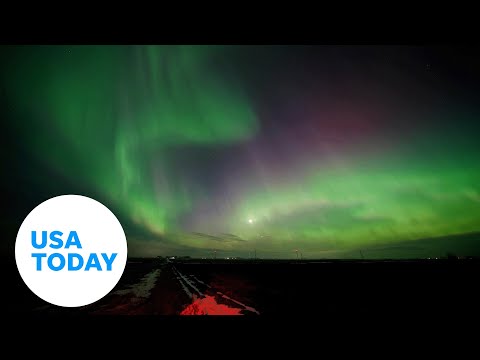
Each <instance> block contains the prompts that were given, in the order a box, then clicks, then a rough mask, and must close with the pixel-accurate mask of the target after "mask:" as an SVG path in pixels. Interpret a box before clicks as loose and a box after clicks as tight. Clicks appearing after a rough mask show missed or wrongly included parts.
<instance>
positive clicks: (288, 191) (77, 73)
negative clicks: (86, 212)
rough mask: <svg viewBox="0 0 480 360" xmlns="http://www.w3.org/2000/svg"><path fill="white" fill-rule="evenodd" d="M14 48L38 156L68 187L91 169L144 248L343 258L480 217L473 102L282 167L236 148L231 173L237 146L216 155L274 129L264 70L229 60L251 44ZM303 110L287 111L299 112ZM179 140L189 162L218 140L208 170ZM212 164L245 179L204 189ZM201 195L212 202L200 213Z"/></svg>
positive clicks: (19, 99)
mask: <svg viewBox="0 0 480 360" xmlns="http://www.w3.org/2000/svg"><path fill="white" fill-rule="evenodd" d="M9 50H10V51H11V53H12V54H14V56H13V55H12V56H10V57H9V58H7V60H5V62H6V65H5V66H4V69H3V73H2V78H3V80H4V83H5V84H6V86H5V87H6V89H7V90H6V93H7V97H8V100H9V102H10V103H11V106H12V108H13V109H14V111H15V114H16V118H17V119H20V120H19V121H16V122H14V123H13V124H12V127H13V129H14V132H15V133H16V135H17V136H18V138H19V141H20V142H22V144H25V148H26V149H27V152H28V154H29V156H31V157H32V158H34V159H36V161H38V162H40V163H41V164H43V165H42V166H45V167H48V168H50V169H55V171H56V172H57V173H58V174H59V176H61V177H62V178H65V179H68V183H69V184H71V188H69V189H68V190H69V192H74V193H75V192H77V191H78V189H79V188H78V187H77V185H78V184H81V186H82V189H88V194H90V195H96V196H98V197H99V199H102V200H104V201H106V203H108V205H109V206H110V207H111V209H112V211H113V212H114V213H116V214H117V215H121V217H122V219H126V220H127V222H128V224H130V223H131V224H134V226H135V227H137V228H141V229H144V230H145V231H144V234H147V235H142V236H141V237H140V236H137V235H136V234H137V232H135V231H133V230H131V229H130V227H129V226H126V227H125V230H126V233H127V239H128V241H129V251H130V253H131V254H132V255H163V254H165V253H182V254H193V255H194V256H196V255H199V254H200V255H202V256H203V255H205V254H209V253H210V252H211V251H212V249H217V250H219V251H223V252H225V254H233V255H237V254H240V255H242V256H248V254H250V253H251V251H252V250H253V249H257V250H258V251H259V252H262V253H263V254H264V256H265V257H292V256H294V250H295V249H301V251H302V252H303V253H304V254H305V256H307V257H323V256H326V257H343V256H352V254H355V255H353V256H357V250H359V249H364V250H365V249H366V250H365V251H367V250H368V249H375V248H376V247H382V246H383V247H386V248H387V249H388V248H389V247H391V248H393V247H394V246H396V245H399V244H400V245H402V244H406V243H409V244H410V243H411V244H415V243H416V242H418V243H420V242H422V241H423V240H422V239H427V238H428V239H432V240H431V243H433V242H435V238H437V237H438V238H440V237H445V236H450V235H456V234H466V233H475V232H479V231H480V162H479V161H478V159H479V155H480V149H479V147H478V146H477V145H476V141H475V133H474V131H473V130H475V129H477V128H476V126H477V125H470V124H477V123H478V121H477V118H478V117H477V115H478V111H477V109H473V110H471V111H464V112H456V111H452V110H449V111H448V112H447V114H446V115H445V112H443V113H442V116H443V117H444V118H447V120H445V122H442V124H447V123H452V124H453V125H448V126H440V125H439V126H438V128H436V131H432V129H431V128H430V127H429V125H427V126H424V128H421V127H420V126H419V128H418V131H417V130H416V131H414V132H413V134H414V135H412V136H411V137H404V138H402V135H401V134H400V135H399V137H400V139H398V138H396V139H394V140H392V142H391V144H390V145H389V146H383V145H375V146H374V145H372V146H370V147H369V146H368V144H377V142H378V143H380V142H379V141H378V139H379V138H382V136H381V135H378V134H374V135H371V136H367V137H366V138H365V139H362V141H360V142H353V143H352V144H349V145H348V147H346V148H345V149H343V148H342V149H341V150H340V149H339V148H338V147H337V148H335V149H334V150H333V151H334V152H335V153H334V155H335V156H330V157H325V158H321V159H320V158H315V157H314V156H312V157H310V158H308V159H307V160H305V159H304V158H301V159H300V157H298V158H299V160H298V161H297V162H293V163H294V164H295V166H294V167H291V166H289V165H290V164H292V161H289V160H285V161H284V160H283V159H281V158H279V159H278V162H279V163H282V162H283V161H284V162H285V165H284V167H283V168H282V171H280V176H279V173H278V172H273V171H269V169H270V166H269V164H268V163H267V162H266V160H262V158H261V157H260V155H259V156H258V158H257V160H258V161H257V170H258V171H257V173H255V170H252V169H255V167H253V166H251V167H245V168H243V167H242V164H243V163H242V162H240V161H238V169H237V171H236V172H235V174H234V175H229V174H228V173H227V174H224V173H223V172H224V169H225V166H224V167H222V166H221V164H223V163H226V164H228V165H229V166H232V167H235V166H236V159H235V157H234V156H231V157H229V156H226V160H225V159H224V158H222V159H221V160H218V158H217V155H215V154H221V153H222V152H224V151H232V153H234V151H233V150H232V149H243V148H248V147H249V146H250V144H252V143H254V142H256V141H258V139H259V138H260V137H261V136H262V133H265V132H266V131H268V130H266V129H268V126H267V125H265V124H264V118H263V117H264V116H266V115H265V114H264V113H265V112H262V111H261V106H260V105H259V100H258V99H256V98H255V96H254V95H252V94H253V92H252V91H250V92H249V91H248V90H249V88H250V89H251V88H252V86H254V85H252V83H253V84H255V81H257V80H256V79H252V77H248V76H245V78H242V76H240V75H237V76H235V75H232V73H233V74H235V71H234V70H235V66H237V67H238V66H240V65H239V63H240V61H241V60H239V59H235V56H234V55H235V54H236V53H239V52H242V51H247V49H242V48H240V49H233V50H232V48H231V47H225V46H69V47H67V46H32V47H18V48H9ZM232 64H233V65H232ZM235 64H236V65H235ZM229 65H230V67H229ZM232 68H233V70H232ZM272 71H273V70H272ZM275 76H276V75H275ZM285 76H286V75H285ZM265 81H266V80H265ZM272 86H273V87H275V86H277V85H275V83H273V84H272ZM292 91H293V90H292ZM272 94H276V92H275V91H273V90H272ZM272 96H273V95H272ZM279 116H280V115H279ZM388 116H391V115H388ZM388 116H387V115H386V118H385V121H387V122H388V121H389V120H388V119H387V118H388ZM319 121H321V120H319ZM352 121H354V120H352ZM295 124H296V123H292V125H289V126H293V127H294V126H302V125H301V120H298V125H295ZM457 124H466V125H465V126H464V127H463V128H459V127H458V126H457ZM452 129H455V130H452ZM472 129H473V130H472ZM289 136H290V135H289V134H285V135H284V137H285V138H288V137H289ZM392 139H393V138H392ZM404 139H405V141H403V140H404ZM382 140H383V141H384V142H388V141H389V140H388V139H387V140H385V137H383V138H382ZM288 142H289V140H285V143H288ZM262 146H268V145H262ZM291 149H292V154H293V156H292V158H294V159H295V154H296V153H295V151H297V150H295V149H294V147H291ZM372 149H373V150H372ZM182 151H184V152H187V154H188V157H189V159H191V160H190V161H191V163H194V162H195V161H196V159H198V158H199V156H200V155H199V154H200V153H202V151H205V152H207V154H214V155H212V156H210V155H208V156H205V157H206V159H204V160H202V163H201V164H200V166H201V165H202V164H204V163H205V164H206V166H207V165H208V170H206V171H204V172H203V171H200V172H199V174H198V184H200V185H198V184H197V183H196V181H197V180H196V174H195V171H193V170H189V169H188V164H189V161H188V160H187V161H183V162H180V160H179V158H178V157H177V155H175V154H176V152H178V153H181V152H182ZM209 156H210V157H209ZM218 156H220V155H218ZM255 156H256V155H255ZM279 156H280V155H279ZM197 163H199V162H198V161H197ZM182 164H186V165H185V169H183V168H182V166H183V165H182ZM231 164H233V165H231ZM259 169H260V170H262V171H260V170H259ZM206 172H210V173H209V174H208V178H210V177H213V178H214V179H222V180H215V181H218V182H225V183H227V185H228V186H227V185H225V188H231V187H235V184H241V186H239V187H238V188H237V189H236V191H235V192H234V194H232V193H231V192H230V193H227V191H226V190H225V191H224V188H222V187H215V185H212V186H211V188H202V186H201V184H203V183H205V182H206V181H207V180H205V179H206V177H207V175H205V173H206ZM259 173H262V176H260V175H259ZM258 179H261V180H258ZM215 184H216V183H215ZM212 188H213V189H212ZM59 191H60V189H59ZM62 192H65V189H62ZM200 204H207V205H202V206H204V207H206V208H209V207H211V208H215V209H216V210H215V211H213V210H212V211H210V212H209V213H208V212H203V211H202V210H201V209H202V207H201V206H200ZM219 204H220V205H219ZM209 209H210V208H209ZM192 218H194V219H195V220H192ZM452 241H453V242H451V243H449V245H448V246H449V247H448V249H447V250H449V251H452V252H455V251H459V252H461V253H464V254H466V255H467V253H468V252H469V253H472V254H477V253H478V245H476V247H475V248H473V247H471V248H467V249H466V250H465V249H462V250H459V248H456V247H455V243H454V240H452ZM478 241H480V239H478ZM472 244H478V242H477V239H476V238H475V240H473V241H472ZM422 246H423V245H422ZM426 246H427V247H428V246H429V245H426ZM445 249H446V248H445V247H443V248H442V251H444V250H445ZM436 253H438V252H436ZM345 254H347V255H345ZM365 254H367V256H368V253H367V252H365ZM381 254H383V255H379V256H395V253H391V252H388V251H386V252H383V253H381ZM392 254H393V255H392ZM411 254H412V255H411V256H416V253H415V252H412V253H411ZM423 254H428V249H427V250H426V251H424V252H422V256H423ZM205 256H206V255H205ZM405 256H408V254H407V255H405Z"/></svg>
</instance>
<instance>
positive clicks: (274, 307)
mask: <svg viewBox="0 0 480 360" xmlns="http://www.w3.org/2000/svg"><path fill="white" fill-rule="evenodd" d="M10 270H11V269H10ZM14 270H15V271H16V269H14ZM12 279H15V280H12V282H11V284H12V285H11V286H12V294H10V296H8V297H7V298H4V299H3V300H4V302H5V301H6V302H7V304H6V305H7V306H9V307H10V308H11V309H14V311H15V312H17V313H21V314H96V315H178V314H181V313H182V314H213V315H217V314H225V315H227V314H232V315H234V314H235V315H251V316H258V315H260V316H285V315H287V316H295V315H298V316H305V315H315V316H337V315H338V316H342V317H345V316H349V315H351V316H354V317H355V318H358V317H359V316H360V317H361V318H365V319H368V318H369V316H373V315H375V316H379V315H380V316H383V315H384V316H385V317H388V316H398V315H401V314H406V315H411V314H413V313H416V314H420V315H422V314H425V315H434V316H436V317H437V316H438V317H444V316H447V315H448V316H454V317H455V316H462V317H464V316H468V315H472V314H474V313H475V314H476V313H478V304H480V295H479V291H478V286H479V285H478V284H479V279H480V262H479V261H478V260H429V261H425V260H424V261H362V262H360V261H340V260H338V261H269V260H257V261H253V260H250V261H238V260H237V261H222V260H216V261H214V260H190V261H167V260H162V259H131V260H129V262H128V263H127V267H126V269H125V273H124V275H123V276H122V279H121V280H120V282H119V283H118V285H117V286H116V288H115V289H114V290H113V291H112V292H111V293H110V294H109V295H107V296H106V297H105V298H104V299H102V300H100V301H98V302H97V303H94V304H92V305H89V306H85V307H82V308H78V309H66V308H59V307H56V306H52V305H49V304H47V303H45V302H44V301H43V300H41V299H39V298H37V297H36V296H35V295H34V294H32V293H31V292H30V291H29V290H28V288H27V287H26V286H25V285H24V283H23V281H22V280H21V279H20V277H19V275H18V272H17V273H16V274H12ZM192 304H193V305H192Z"/></svg>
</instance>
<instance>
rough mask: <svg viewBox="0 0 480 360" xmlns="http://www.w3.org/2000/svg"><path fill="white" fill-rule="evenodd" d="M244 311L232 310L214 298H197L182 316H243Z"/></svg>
mask: <svg viewBox="0 0 480 360" xmlns="http://www.w3.org/2000/svg"><path fill="white" fill-rule="evenodd" d="M241 310H242V309H237V308H231V307H229V306H227V305H224V304H218V303H217V302H216V301H215V297H214V296H208V295H207V296H205V297H204V298H197V299H194V301H193V302H192V303H191V304H190V305H188V306H187V307H186V308H185V309H183V311H182V312H181V313H180V315H242V314H240V311H241Z"/></svg>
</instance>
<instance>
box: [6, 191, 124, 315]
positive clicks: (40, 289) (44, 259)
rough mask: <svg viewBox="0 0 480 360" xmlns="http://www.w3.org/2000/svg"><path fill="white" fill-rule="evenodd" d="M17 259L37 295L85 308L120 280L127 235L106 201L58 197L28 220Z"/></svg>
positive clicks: (18, 243)
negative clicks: (104, 203) (103, 202)
mask: <svg viewBox="0 0 480 360" xmlns="http://www.w3.org/2000/svg"><path fill="white" fill-rule="evenodd" d="M15 260H16V262H17V267H18V271H19V272H20V275H21V277H22V279H23V281H25V284H27V286H28V287H29V288H30V290H32V291H33V292H34V293H35V294H36V295H37V296H38V297H40V298H42V299H43V300H45V301H47V302H49V303H51V304H54V305H58V306H65V307H76V306H84V305H88V304H91V303H93V302H95V301H98V300H100V299H101V298H103V297H104V296H105V295H107V294H108V293H109V292H110V291H111V290H112V289H113V288H114V287H115V285H116V284H117V283H118V281H119V280H120V277H121V276H122V274H123V270H124V269H125V264H126V262H127V239H126V237H125V233H124V232H123V229H122V226H121V225H120V222H119V221H118V219H117V218H116V217H115V215H114V214H113V213H112V212H111V211H110V210H109V209H108V208H107V207H105V206H104V205H103V204H101V203H99V202H98V201H96V200H93V199H90V198H88V197H85V196H79V195H63V196H57V197H54V198H52V199H49V200H47V201H45V202H43V203H41V204H40V205H38V206H37V207H36V208H35V209H33V210H32V211H31V212H30V214H28V216H27V217H26V218H25V220H24V221H23V223H22V225H21V226H20V230H18V234H17V240H16V243H15Z"/></svg>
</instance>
